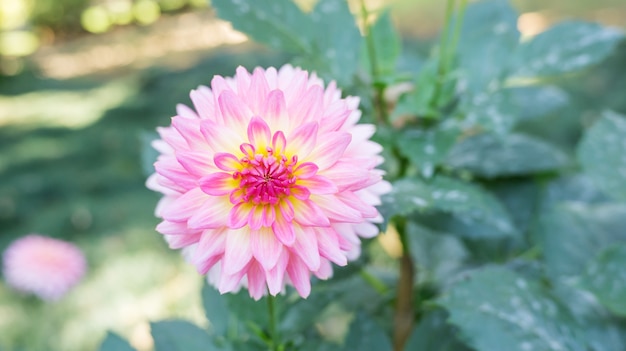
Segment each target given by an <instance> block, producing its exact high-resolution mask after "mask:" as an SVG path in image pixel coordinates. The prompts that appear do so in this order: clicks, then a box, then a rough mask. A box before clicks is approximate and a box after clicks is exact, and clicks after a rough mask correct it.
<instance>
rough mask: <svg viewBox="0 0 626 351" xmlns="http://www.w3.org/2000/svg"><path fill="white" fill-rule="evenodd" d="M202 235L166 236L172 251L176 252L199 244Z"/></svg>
mask: <svg viewBox="0 0 626 351" xmlns="http://www.w3.org/2000/svg"><path fill="white" fill-rule="evenodd" d="M201 235H202V233H200V232H198V233H193V234H186V235H166V236H165V240H166V241H167V244H168V246H169V248H170V249H174V250H176V249H181V248H183V247H187V246H189V245H193V244H195V243H197V242H198V241H199V240H200V237H201Z"/></svg>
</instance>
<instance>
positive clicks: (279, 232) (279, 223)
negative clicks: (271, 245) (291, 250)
mask: <svg viewBox="0 0 626 351" xmlns="http://www.w3.org/2000/svg"><path fill="white" fill-rule="evenodd" d="M272 230H273V231H274V235H276V238H277V239H278V240H280V242H281V243H283V245H286V246H291V245H293V243H294V242H295V241H296V233H295V232H294V230H293V223H291V221H289V222H287V220H285V218H284V217H283V216H282V215H279V214H278V213H277V214H276V220H275V221H274V224H272Z"/></svg>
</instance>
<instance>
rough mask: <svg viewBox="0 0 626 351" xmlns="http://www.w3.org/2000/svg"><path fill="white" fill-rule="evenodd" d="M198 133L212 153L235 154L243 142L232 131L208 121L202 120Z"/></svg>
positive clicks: (241, 138) (240, 137)
mask: <svg viewBox="0 0 626 351" xmlns="http://www.w3.org/2000/svg"><path fill="white" fill-rule="evenodd" d="M200 132H201V133H202V135H203V136H204V139H205V140H206V142H207V145H209V147H210V148H211V149H212V150H213V151H214V152H230V153H234V152H237V151H238V150H239V145H241V143H242V142H243V141H244V139H243V137H242V136H240V135H239V134H237V133H235V132H234V131H233V130H231V129H229V128H224V126H222V125H220V124H217V123H215V122H213V121H210V120H202V122H201V123H200Z"/></svg>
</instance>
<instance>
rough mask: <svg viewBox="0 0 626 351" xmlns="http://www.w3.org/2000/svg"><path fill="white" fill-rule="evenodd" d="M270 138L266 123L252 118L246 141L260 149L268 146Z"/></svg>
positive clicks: (257, 118)
mask: <svg viewBox="0 0 626 351" xmlns="http://www.w3.org/2000/svg"><path fill="white" fill-rule="evenodd" d="M271 137H272V133H271V131H270V127H269V126H268V125H267V123H265V121H264V120H262V119H261V118H259V117H252V120H251V121H250V124H248V140H249V141H250V144H252V145H254V146H256V147H257V148H259V149H262V148H265V147H266V146H268V145H269V144H270V138H271ZM259 151H264V150H259Z"/></svg>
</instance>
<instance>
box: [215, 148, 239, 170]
mask: <svg viewBox="0 0 626 351" xmlns="http://www.w3.org/2000/svg"><path fill="white" fill-rule="evenodd" d="M213 162H215V165H216V166H217V168H219V169H221V170H222V171H227V172H234V171H239V170H240V168H241V162H239V159H238V158H237V157H235V155H233V154H229V153H227V152H218V153H216V154H215V156H214V157H213Z"/></svg>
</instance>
